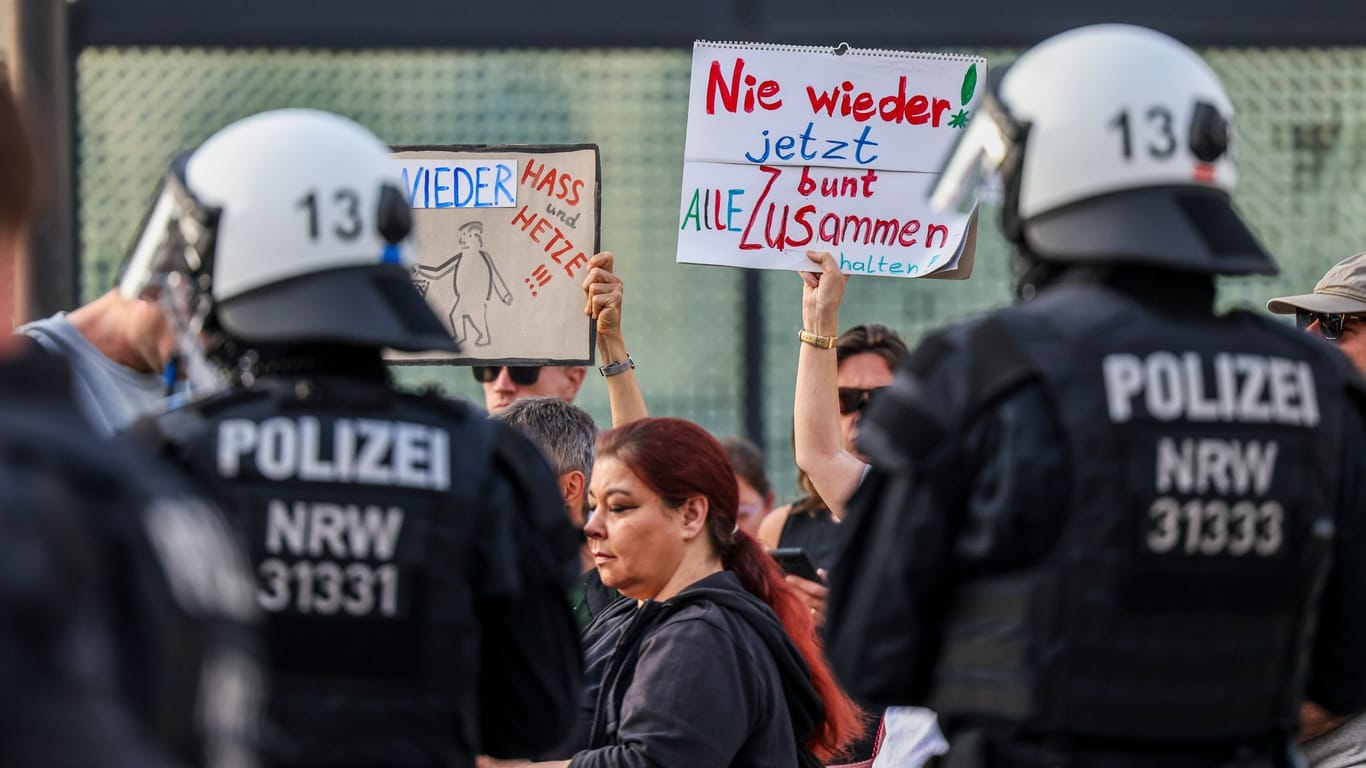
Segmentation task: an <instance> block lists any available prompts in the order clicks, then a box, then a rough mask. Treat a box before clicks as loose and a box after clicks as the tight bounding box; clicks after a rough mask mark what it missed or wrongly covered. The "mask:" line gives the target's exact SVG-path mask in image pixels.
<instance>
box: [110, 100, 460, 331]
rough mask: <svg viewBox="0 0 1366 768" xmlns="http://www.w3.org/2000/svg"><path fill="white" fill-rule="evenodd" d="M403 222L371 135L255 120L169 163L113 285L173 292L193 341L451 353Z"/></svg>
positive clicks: (311, 121) (393, 182) (262, 117)
mask: <svg viewBox="0 0 1366 768" xmlns="http://www.w3.org/2000/svg"><path fill="white" fill-rule="evenodd" d="M411 226H412V213H411V210H410V208H409V205H408V200H407V198H406V197H405V196H404V194H403V192H402V184H401V182H400V180H399V177H398V172H397V168H396V167H395V166H394V164H393V162H392V161H391V159H390V156H389V150H388V148H387V147H385V145H384V144H383V143H381V142H380V141H379V140H378V139H377V138H375V136H374V135H373V134H371V133H370V132H369V131H367V130H366V129H365V128H362V127H361V126H359V125H357V124H355V123H353V122H351V121H350V120H347V119H345V118H343V117H340V116H337V115H334V114H330V113H327V112H319V111H316V110H308V109H283V110H277V111H272V112H263V113H261V114H257V115H253V116H251V117H248V118H245V119H243V120H239V121H238V122H235V123H233V124H231V125H229V126H228V127H226V128H224V129H223V130H221V131H219V132H218V133H216V134H214V135H213V136H211V137H210V138H209V139H208V140H207V141H205V142H204V143H203V144H202V145H200V147H199V148H198V149H196V150H195V151H194V152H192V153H190V154H188V155H182V156H181V157H180V158H177V160H175V161H173V162H172V163H171V167H170V169H169V170H168V172H167V174H166V177H165V179H164V180H163V183H162V189H161V193H160V194H159V195H158V196H157V201H156V203H155V205H154V207H153V209H152V213H151V214H150V215H149V217H148V220H147V223H146V224H145V226H144V229H143V232H142V235H141V236H140V237H139V239H138V242H137V244H136V245H135V246H134V249H133V252H132V253H131V254H130V255H129V258H128V260H127V263H126V266H125V268H124V274H123V276H122V278H121V279H120V289H121V290H122V291H123V293H124V295H126V296H129V297H133V296H137V295H140V294H143V293H144V292H145V291H146V288H147V287H149V286H155V285H159V284H165V283H167V282H169V283H170V284H171V287H173V288H174V287H177V286H181V287H183V288H185V290H182V291H181V292H180V293H178V294H177V295H176V296H174V297H173V298H172V300H171V302H170V303H172V304H174V309H175V311H176V313H177V314H179V315H180V316H181V317H180V319H181V320H182V321H184V322H186V323H187V324H188V325H189V330H190V331H191V332H193V333H194V334H195V335H196V336H198V335H200V334H201V332H203V333H205V334H212V333H214V332H221V333H222V334H223V335H224V336H226V337H227V338H228V339H230V340H232V341H233V342H236V343H238V344H240V345H245V346H248V347H250V346H251V345H253V344H294V343H303V342H310V343H338V344H351V345H356V346H365V347H392V348H394V349H400V350H411V351H416V350H425V349H443V350H448V351H452V352H454V351H457V350H458V348H457V346H456V344H455V342H454V340H452V339H451V337H450V335H449V334H448V333H447V332H446V330H445V328H444V326H443V325H442V324H441V321H440V320H438V319H437V317H436V315H434V314H433V313H432V310H431V309H430V308H429V307H428V305H427V303H426V301H425V300H423V298H422V296H421V294H419V293H418V292H417V290H416V289H415V288H414V287H413V285H412V283H411V281H410V277H409V269H410V266H411V263H410V261H411V257H410V255H409V253H408V249H407V248H406V247H405V242H404V241H405V239H406V238H407V237H408V234H409V230H410V229H411ZM162 300H163V303H164V304H166V303H167V302H168V300H167V298H166V297H165V296H164V295H163V299H162Z"/></svg>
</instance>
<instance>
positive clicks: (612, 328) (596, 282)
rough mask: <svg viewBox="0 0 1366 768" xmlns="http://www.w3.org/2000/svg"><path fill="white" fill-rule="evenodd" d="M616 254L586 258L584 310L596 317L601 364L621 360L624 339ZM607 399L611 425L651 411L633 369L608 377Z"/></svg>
mask: <svg viewBox="0 0 1366 768" xmlns="http://www.w3.org/2000/svg"><path fill="white" fill-rule="evenodd" d="M614 260H615V257H614V256H613V255H612V254H611V253H610V252H607V251H603V252H602V253H599V254H596V255H594V256H593V258H592V259H589V261H588V276H587V277H585V278H584V281H583V295H584V298H585V300H586V304H585V306H584V308H583V313H584V314H585V315H588V316H589V317H591V318H593V319H594V320H597V323H598V325H597V329H598V356H599V357H600V358H602V364H603V365H606V364H608V363H615V362H621V361H624V360H625V359H626V358H627V357H628V354H627V350H626V339H625V338H624V337H623V336H622V334H621V308H622V302H623V299H624V295H623V288H622V283H621V278H620V277H617V276H616V274H614V273H613V272H612V263H613V261H614ZM607 401H608V402H609V403H611V405H612V426H614V427H618V426H621V425H622V424H627V423H629V422H632V421H636V420H637V419H643V418H645V417H646V416H649V415H650V412H649V411H648V410H647V409H646V408H645V395H644V393H642V392H641V391H640V382H639V380H637V379H636V372H635V371H634V370H627V371H624V372H622V373H618V374H616V375H615V376H608V377H607Z"/></svg>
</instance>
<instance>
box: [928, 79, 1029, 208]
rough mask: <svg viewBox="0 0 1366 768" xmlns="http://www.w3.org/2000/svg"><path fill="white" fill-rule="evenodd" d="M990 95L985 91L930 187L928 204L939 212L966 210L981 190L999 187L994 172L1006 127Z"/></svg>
mask: <svg viewBox="0 0 1366 768" xmlns="http://www.w3.org/2000/svg"><path fill="white" fill-rule="evenodd" d="M993 103H994V99H993V98H992V97H991V96H990V95H988V96H987V97H986V99H984V103H983V105H982V108H981V109H979V110H978V111H977V114H976V115H974V116H973V117H972V120H970V121H969V122H968V127H967V129H966V130H964V131H963V135H962V136H961V137H960V138H959V139H958V143H957V144H955V145H954V146H953V149H952V150H951V151H950V152H949V159H948V162H946V163H945V164H944V170H943V171H941V172H940V174H939V179H938V181H936V182H935V185H934V187H933V188H932V189H931V190H930V207H931V208H933V209H934V210H935V211H938V212H941V213H958V214H966V213H969V212H971V211H972V209H973V208H974V207H975V206H976V205H977V202H978V200H979V199H981V197H982V194H983V193H984V192H986V191H988V190H990V189H993V188H996V187H999V181H998V179H997V173H998V171H999V170H1000V168H1001V164H1002V163H1004V162H1005V159H1006V154H1007V152H1008V151H1009V149H1010V144H1011V139H1010V135H1011V132H1010V129H1009V127H1008V126H1006V125H1003V124H1002V121H1001V119H1000V117H999V116H998V110H997V109H993V108H992V106H993Z"/></svg>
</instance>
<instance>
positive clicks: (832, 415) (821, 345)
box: [792, 252, 908, 519]
mask: <svg viewBox="0 0 1366 768" xmlns="http://www.w3.org/2000/svg"><path fill="white" fill-rule="evenodd" d="M807 258H809V259H811V261H812V262H814V264H815V266H814V267H813V269H817V270H818V269H819V266H820V261H819V255H818V254H817V253H815V252H808V253H807ZM798 274H800V275H801V277H802V331H801V333H800V334H798V338H799V339H800V340H801V342H802V344H801V349H800V351H799V352H798V354H797V390H796V394H795V396H794V398H793V403H792V410H793V430H792V434H793V438H792V443H793V453H794V455H795V458H796V460H797V466H798V467H799V468H800V469H801V470H802V471H803V472H805V473H806V475H807V477H809V478H810V479H811V485H812V486H813V487H814V488H815V490H816V493H817V494H818V495H819V496H820V497H821V498H822V499H824V500H825V503H826V505H827V506H828V507H829V508H830V510H831V511H832V512H833V513H834V517H835V518H836V519H839V518H840V517H842V516H843V511H844V503H845V501H847V500H848V499H849V497H850V496H852V495H853V493H854V489H856V488H858V484H859V483H860V482H861V481H862V480H863V473H864V471H865V470H866V469H867V464H866V463H865V461H864V459H863V456H862V454H860V453H859V451H858V448H857V446H856V445H855V441H856V440H857V439H858V433H859V422H860V419H861V418H862V415H863V412H864V409H865V408H866V407H867V405H868V403H869V402H871V400H872V398H874V397H876V396H877V395H878V393H880V392H881V391H882V390H883V389H885V388H886V387H887V386H888V385H889V384H891V383H892V371H894V370H895V369H896V367H897V366H898V365H900V364H901V362H902V361H903V360H905V359H906V355H907V354H908V353H907V349H906V342H904V341H902V340H901V337H900V336H898V335H897V334H896V332H895V331H892V330H891V329H889V328H887V327H886V326H883V325H876V324H873V325H856V326H854V327H852V328H850V329H848V330H847V331H845V332H844V333H843V334H841V335H840V336H839V337H838V338H836V337H835V335H834V334H835V333H836V332H837V329H838V328H839V308H840V302H841V300H842V299H843V297H844V287H845V283H846V282H848V279H849V278H848V276H846V275H843V274H840V273H839V272H838V271H837V272H836V273H834V274H833V275H831V276H830V278H829V279H824V280H822V279H819V278H818V275H819V274H820V273H819V272H818V271H816V272H800V273H798Z"/></svg>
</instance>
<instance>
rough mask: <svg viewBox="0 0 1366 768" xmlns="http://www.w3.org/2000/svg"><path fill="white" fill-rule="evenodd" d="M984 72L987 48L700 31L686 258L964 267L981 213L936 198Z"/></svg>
mask: <svg viewBox="0 0 1366 768" xmlns="http://www.w3.org/2000/svg"><path fill="white" fill-rule="evenodd" d="M839 51H842V52H839ZM985 81H986V60H985V59H982V58H980V57H971V56H948V55H940V54H918V53H901V52H895V51H873V50H860V49H856V48H855V49H847V48H844V47H841V48H840V49H832V48H820V47H799V46H780V45H761V44H744V43H711V42H706V41H699V42H698V43H696V44H695V46H694V48H693V65H692V81H691V86H690V91H689V99H688V127H687V140H686V145H685V147H684V163H683V197H682V201H681V206H680V210H679V236H678V256H677V259H678V261H680V262H687V263H694V264H718V265H726V266H739V267H751V268H764V269H810V262H809V261H807V259H806V256H805V252H806V251H807V250H827V251H830V252H831V253H833V254H835V256H836V258H837V259H838V260H839V261H840V263H841V265H842V268H843V269H844V270H845V271H846V272H852V273H862V274H873V275H890V276H899V277H923V276H928V275H935V276H946V275H949V276H955V277H966V276H967V273H968V272H970V271H971V259H972V253H971V247H970V246H971V245H972V243H973V242H974V238H971V237H969V230H970V229H972V225H974V224H975V213H958V212H943V213H940V212H935V211H933V210H931V209H930V207H929V205H928V203H927V202H926V198H927V197H928V192H929V189H930V188H931V186H932V185H933V184H934V180H935V179H936V177H937V175H938V173H939V171H940V168H941V166H942V164H943V162H944V158H945V157H946V156H947V154H948V152H949V150H950V148H951V147H952V146H953V144H954V142H955V141H956V140H957V138H958V136H960V135H961V131H962V129H963V127H964V126H966V125H967V121H968V120H969V118H970V117H971V116H972V113H973V111H974V110H975V109H976V108H977V105H978V104H979V102H980V100H981V97H982V91H983V89H984V88H985ZM936 273H937V274H936Z"/></svg>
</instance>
